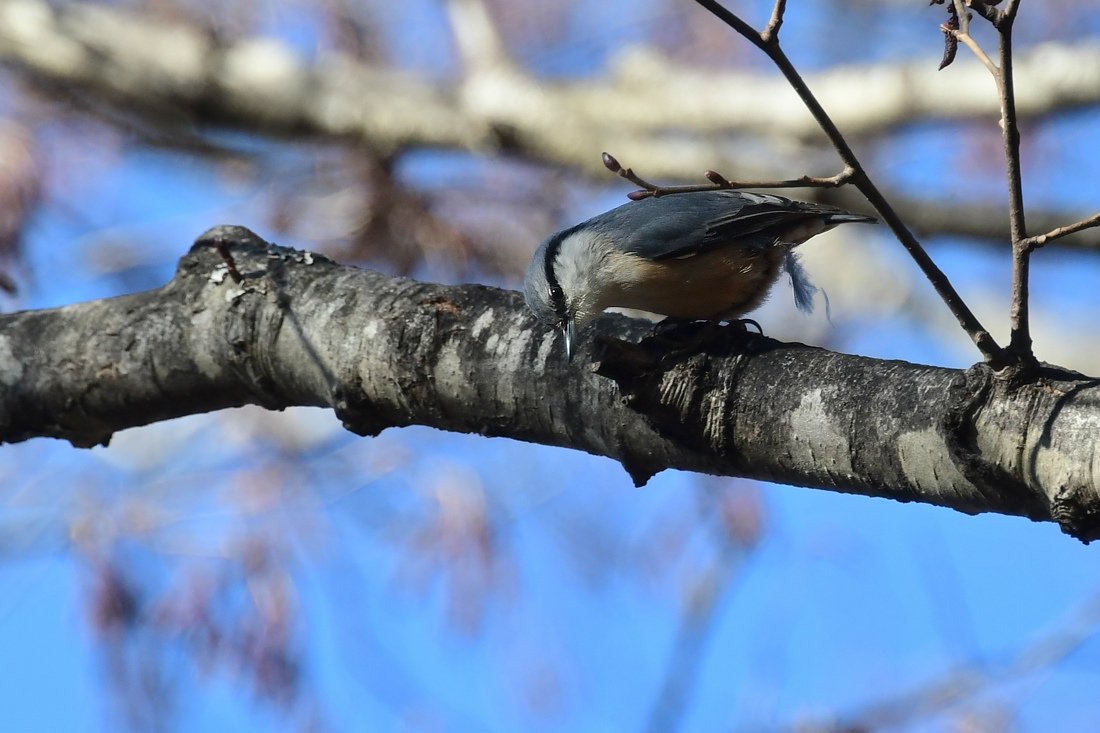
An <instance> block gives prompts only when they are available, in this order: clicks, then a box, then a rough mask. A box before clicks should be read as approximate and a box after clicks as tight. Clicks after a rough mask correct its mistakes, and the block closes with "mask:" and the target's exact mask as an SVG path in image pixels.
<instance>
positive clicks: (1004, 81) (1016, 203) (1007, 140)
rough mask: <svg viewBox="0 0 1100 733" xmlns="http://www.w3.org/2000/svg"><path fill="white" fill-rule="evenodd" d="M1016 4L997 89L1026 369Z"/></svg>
mask: <svg viewBox="0 0 1100 733" xmlns="http://www.w3.org/2000/svg"><path fill="white" fill-rule="evenodd" d="M1016 7H1017V5H1016V2H1015V0H1012V1H1011V2H1009V6H1008V8H1006V10H1005V12H1004V15H1003V16H1002V17H1001V20H1000V22H998V23H997V32H998V33H999V34H1000V52H1001V65H1000V66H1001V68H1000V73H999V74H998V75H997V86H998V89H999V91H1000V97H1001V127H1002V131H1003V140H1004V150H1005V168H1006V172H1007V175H1008V207H1009V208H1008V213H1009V226H1010V230H1011V232H1012V305H1011V306H1010V309H1009V327H1010V329H1011V335H1010V337H1009V351H1010V352H1011V354H1012V356H1013V357H1014V358H1015V359H1016V360H1018V362H1019V364H1020V365H1021V366H1023V367H1025V368H1029V367H1033V366H1034V365H1035V363H1036V362H1035V355H1034V353H1033V351H1032V345H1031V327H1030V325H1029V316H1028V309H1029V307H1028V281H1029V272H1030V269H1031V249H1030V248H1028V247H1027V246H1026V244H1025V243H1024V240H1025V239H1027V224H1026V222H1025V219H1024V188H1023V174H1022V171H1021V169H1020V128H1019V125H1018V121H1017V116H1016V92H1015V79H1014V77H1013V70H1012V21H1013V20H1014V18H1015V15H1016Z"/></svg>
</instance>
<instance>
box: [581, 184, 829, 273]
mask: <svg viewBox="0 0 1100 733" xmlns="http://www.w3.org/2000/svg"><path fill="white" fill-rule="evenodd" d="M684 197H691V200H690V201H689V202H688V201H685V200H684ZM674 199H681V200H680V201H675V200H674ZM688 204H689V205H688ZM631 206H634V207H645V210H644V211H640V212H639V211H637V210H635V211H633V212H629V214H630V218H629V219H627V218H626V217H627V215H628V207H631ZM837 213H843V212H842V211H841V210H840V209H836V208H834V207H831V206H822V205H818V204H805V203H800V202H797V201H791V200H789V199H785V198H783V197H781V196H772V195H769V194H759V193H745V192H741V191H713V192H711V191H708V192H700V193H690V194H672V195H667V196H662V197H660V198H649V199H643V200H641V201H637V202H634V203H632V204H626V205H625V206H622V207H619V208H618V209H613V210H612V211H609V212H607V213H606V214H603V215H601V216H600V217H597V219H603V220H604V221H603V222H601V223H604V224H606V225H608V226H609V227H612V226H616V225H618V226H616V230H617V231H624V230H626V231H629V233H628V234H627V235H626V236H625V237H624V239H623V240H622V245H621V246H622V248H623V250H624V251H626V252H630V253H632V254H636V255H639V256H641V257H645V258H646V259H650V260H667V259H676V258H684V257H691V256H693V255H696V254H699V253H700V252H703V251H706V250H709V249H711V248H714V247H719V246H723V245H727V244H731V243H733V242H735V241H736V242H739V243H741V244H744V245H746V246H750V247H757V248H764V247H768V246H770V245H772V244H774V243H775V240H776V237H777V236H778V235H779V234H780V233H782V232H783V231H784V230H785V229H787V228H788V227H791V226H794V225H795V224H798V223H800V222H802V221H805V220H806V219H812V218H814V217H821V216H828V215H830V214H837ZM638 221H641V222H643V223H642V224H641V225H640V226H637V225H636V222H638ZM629 223H635V227H634V228H630V227H628V226H627V225H628V224H629Z"/></svg>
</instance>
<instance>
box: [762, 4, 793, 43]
mask: <svg viewBox="0 0 1100 733" xmlns="http://www.w3.org/2000/svg"><path fill="white" fill-rule="evenodd" d="M786 11H787V0H775V7H774V8H773V9H772V17H771V20H769V21H768V25H767V26H765V27H764V32H763V33H761V34H760V38H761V39H762V40H763V41H764V43H766V44H772V43H779V28H780V27H781V26H782V25H783V13H785V12H786Z"/></svg>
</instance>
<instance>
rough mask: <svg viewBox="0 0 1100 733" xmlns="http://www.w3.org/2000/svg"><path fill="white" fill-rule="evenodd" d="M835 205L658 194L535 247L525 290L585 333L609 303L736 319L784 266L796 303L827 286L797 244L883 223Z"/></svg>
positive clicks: (569, 338)
mask: <svg viewBox="0 0 1100 733" xmlns="http://www.w3.org/2000/svg"><path fill="white" fill-rule="evenodd" d="M874 221H875V219H874V218H873V217H870V216H862V215H860V214H852V213H849V212H847V211H844V210H843V209H838V208H836V207H835V206H825V205H823V204H808V203H802V202H799V201H791V200H790V199H785V198H783V197H782V196H772V195H770V194H762V193H747V192H740V191H700V192H694V193H679V194H667V195H664V196H659V197H655V196H650V197H648V198H644V199H642V200H640V201H632V202H630V203H628V204H624V205H623V206H620V207H618V208H617V209H612V210H611V211H608V212H606V213H603V214H600V215H599V216H595V217H593V218H591V219H589V220H588V221H586V222H583V223H581V224H578V225H576V226H574V227H570V228H569V229H564V230H562V231H560V232H558V233H556V234H554V235H552V236H551V237H550V238H548V239H547V240H546V241H545V242H543V243H542V245H541V246H540V247H539V248H538V250H537V251H536V252H535V257H534V259H533V260H532V261H531V266H530V268H528V270H527V277H526V279H525V280H524V283H523V287H524V290H525V297H526V300H527V307H528V308H530V309H531V310H532V311H533V312H534V314H535V315H536V316H537V317H538V319H539V320H540V321H542V323H544V324H546V325H548V326H552V327H553V328H556V329H558V330H560V331H561V332H562V334H563V335H564V337H565V352H566V356H567V357H568V358H569V359H572V358H573V351H574V348H575V345H576V332H577V330H578V329H580V328H583V327H584V326H585V325H586V324H587V323H588V322H589V321H591V320H592V319H594V318H595V317H596V316H598V315H599V314H600V313H602V312H603V311H604V310H605V309H607V308H634V309H637V310H643V311H649V312H651V313H656V314H659V315H664V316H672V317H675V318H686V319H692V320H709V321H728V320H733V319H735V318H738V317H739V316H741V315H743V314H745V313H748V312H749V311H751V310H753V309H754V308H756V307H757V306H759V305H760V304H761V303H762V302H764V298H766V297H767V294H768V290H769V289H770V288H771V286H772V285H773V284H774V283H775V281H776V280H777V279H779V275H780V273H781V272H782V271H784V270H785V271H786V272H787V274H788V275H790V278H791V286H792V287H793V289H794V300H795V304H796V305H797V306H798V308H799V309H800V310H802V311H807V312H808V311H812V310H813V296H814V294H815V293H816V292H817V288H815V287H814V286H813V285H812V284H810V281H809V279H808V278H807V277H806V274H805V272H804V271H803V270H802V266H801V265H800V264H799V262H798V256H797V255H796V254H795V253H794V252H793V249H794V248H795V247H797V246H798V245H800V244H802V243H803V242H805V241H806V240H807V239H809V238H810V237H813V236H815V235H817V234H820V233H821V232H824V231H827V230H829V229H832V228H833V227H835V226H836V225H838V224H843V223H845V222H874Z"/></svg>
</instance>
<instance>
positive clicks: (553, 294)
mask: <svg viewBox="0 0 1100 733" xmlns="http://www.w3.org/2000/svg"><path fill="white" fill-rule="evenodd" d="M564 297H565V293H564V292H562V289H561V286H560V285H551V286H550V300H551V301H552V302H555V303H556V302H560V301H561V300H562V298H564Z"/></svg>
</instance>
